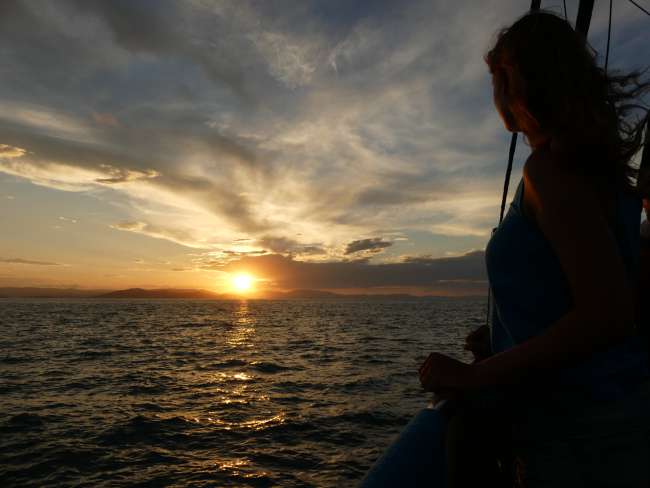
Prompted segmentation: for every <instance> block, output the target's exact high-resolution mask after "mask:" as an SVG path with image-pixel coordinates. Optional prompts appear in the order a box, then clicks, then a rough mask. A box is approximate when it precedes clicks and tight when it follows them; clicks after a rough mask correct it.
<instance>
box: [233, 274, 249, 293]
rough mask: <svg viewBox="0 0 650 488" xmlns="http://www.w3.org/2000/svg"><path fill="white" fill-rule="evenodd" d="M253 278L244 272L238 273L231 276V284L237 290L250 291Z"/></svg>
mask: <svg viewBox="0 0 650 488" xmlns="http://www.w3.org/2000/svg"><path fill="white" fill-rule="evenodd" d="M253 281H254V278H253V277H252V276H251V275H249V274H246V273H240V274H237V275H235V276H233V278H232V284H233V287H234V288H235V290H237V291H239V292H245V291H250V290H251V288H252V287H253Z"/></svg>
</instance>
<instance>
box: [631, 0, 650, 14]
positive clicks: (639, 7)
mask: <svg viewBox="0 0 650 488" xmlns="http://www.w3.org/2000/svg"><path fill="white" fill-rule="evenodd" d="M630 3H631V4H632V5H634V6H635V7H637V8H638V9H639V10H641V11H642V12H644V13H645V14H646V15H650V12H648V11H647V10H646V9H644V8H643V7H642V6H641V5H639V4H638V3H636V2H635V1H634V0H630Z"/></svg>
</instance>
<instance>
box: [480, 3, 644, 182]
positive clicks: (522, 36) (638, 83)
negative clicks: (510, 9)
mask: <svg viewBox="0 0 650 488" xmlns="http://www.w3.org/2000/svg"><path fill="white" fill-rule="evenodd" d="M485 61H486V62H487V64H488V66H489V68H490V72H491V73H492V75H493V81H494V84H495V89H496V90H498V92H499V94H500V97H501V98H502V99H503V100H502V101H503V102H504V103H505V105H506V107H505V108H504V110H503V112H504V118H505V119H508V118H510V123H512V122H514V121H516V123H517V125H518V127H517V129H518V130H521V131H523V132H541V133H544V134H548V135H549V136H550V137H551V141H552V143H551V147H552V149H553V150H554V151H556V152H557V153H559V155H560V156H561V157H562V159H563V160H565V161H566V162H567V164H572V165H575V167H577V168H579V169H581V170H583V171H584V172H585V173H586V174H588V175H590V176H592V177H594V178H596V179H597V180H599V181H600V182H602V183H605V184H607V183H610V182H614V181H616V182H618V183H620V184H622V185H623V186H625V187H628V188H629V187H631V186H632V184H633V183H632V182H631V181H630V178H631V179H632V180H635V179H636V173H637V171H636V170H635V169H634V168H632V167H631V166H630V160H631V159H632V157H633V156H634V155H635V154H636V153H637V151H638V150H639V148H640V147H641V145H642V134H643V127H644V124H645V119H646V118H647V117H648V111H647V109H646V107H645V106H644V105H643V104H642V103H641V101H640V99H641V97H642V96H643V94H644V93H645V92H647V91H650V82H648V81H643V80H642V79H641V77H642V75H643V72H639V71H635V72H632V73H628V74H619V73H613V74H608V73H606V72H605V71H604V70H603V69H602V68H600V67H598V66H597V65H596V55H595V52H594V50H593V49H592V48H591V47H590V46H589V44H588V43H587V41H586V39H585V38H584V36H583V35H582V34H580V33H578V32H576V31H574V30H573V29H572V28H571V25H570V24H569V23H568V22H567V21H565V20H564V19H562V18H560V17H558V16H557V15H555V14H552V13H549V12H544V11H536V12H530V13H528V14H526V15H524V16H523V17H522V18H521V19H519V20H518V21H517V22H515V23H514V24H513V25H512V26H511V27H509V28H507V29H503V30H502V31H501V32H500V33H499V35H498V39H497V42H496V44H495V46H494V47H493V48H492V49H491V50H490V51H489V52H488V53H487V55H486V56H485ZM639 113H641V114H643V116H642V117H639ZM632 115H636V117H632ZM632 119H635V120H632Z"/></svg>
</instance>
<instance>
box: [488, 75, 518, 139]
mask: <svg viewBox="0 0 650 488" xmlns="http://www.w3.org/2000/svg"><path fill="white" fill-rule="evenodd" d="M492 96H493V99H494V106H495V107H496V109H497V112H498V113H499V115H500V116H501V120H503V125H504V126H505V128H506V130H508V131H510V132H517V130H518V129H517V124H516V123H515V118H514V116H513V114H512V112H511V111H510V109H509V108H508V104H507V103H506V100H505V93H504V87H503V86H502V82H500V81H499V78H498V77H496V76H494V74H492Z"/></svg>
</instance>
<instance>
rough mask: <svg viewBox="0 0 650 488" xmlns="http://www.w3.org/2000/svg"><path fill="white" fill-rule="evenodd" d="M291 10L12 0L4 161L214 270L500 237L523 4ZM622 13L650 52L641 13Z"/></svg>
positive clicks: (426, 249) (410, 3)
mask: <svg viewBox="0 0 650 488" xmlns="http://www.w3.org/2000/svg"><path fill="white" fill-rule="evenodd" d="M286 5H287V4H286V3H284V2H276V1H275V0H270V1H265V2H259V1H256V0H238V1H236V2H230V1H221V0H187V1H184V2H177V1H171V0H144V1H138V2H133V1H128V0H115V1H110V2H106V1H100V0H62V1H60V2H56V4H54V3H51V2H44V3H43V4H42V5H41V4H39V6H38V7H36V6H34V5H33V4H30V3H29V2H0V43H1V44H2V45H3V46H6V49H2V50H0V64H1V65H3V66H11V67H12V69H11V70H8V71H6V72H5V73H3V76H2V79H0V93H2V96H1V97H0V134H1V137H2V139H1V140H0V144H1V145H0V172H3V173H5V174H9V175H12V176H15V177H18V178H23V179H25V180H27V181H30V182H32V183H34V184H37V185H41V186H45V187H48V188H54V189H57V190H60V191H66V192H83V193H88V194H91V195H92V196H94V197H95V198H97V199H100V200H102V201H103V202H104V203H106V204H107V206H108V207H111V208H113V209H115V210H114V211H113V213H110V212H109V215H108V216H106V221H105V222H104V223H105V224H106V225H108V224H109V223H111V222H117V223H116V224H113V227H114V228H115V229H118V230H122V231H126V232H131V233H138V234H141V235H145V236H149V237H152V238H157V239H166V240H168V241H170V242H175V243H178V244H181V245H183V246H185V247H187V248H189V249H200V250H206V251H209V252H212V253H215V254H214V255H210V256H209V259H211V260H213V261H215V262H214V263H212V262H207V261H206V262H207V264H206V265H207V266H212V265H215V266H219V265H223V264H224V263H225V262H228V261H233V260H237V259H240V258H243V257H245V256H257V255H259V254H263V256H262V257H265V258H267V259H270V258H268V256H266V255H270V254H274V255H275V254H280V255H283V256H284V257H285V258H287V259H289V258H292V259H296V260H297V259H298V258H299V259H301V260H304V261H299V262H305V263H306V262H307V261H310V262H314V263H317V264H318V263H321V264H325V263H324V261H328V262H343V259H345V258H346V257H347V258H350V257H360V258H362V259H360V260H357V261H356V264H355V266H362V265H364V262H365V263H366V265H370V264H373V263H374V264H378V263H381V262H385V263H387V261H388V260H392V261H394V260H396V259H398V257H399V256H401V255H403V254H406V253H412V252H417V253H420V252H421V253H422V254H426V253H433V254H436V255H444V253H445V252H458V251H459V250H462V249H468V248H474V247H482V246H483V245H484V241H485V240H487V238H488V237H489V233H490V229H491V228H492V226H493V225H494V223H495V220H496V216H497V215H498V208H499V203H500V199H499V197H500V188H501V181H502V172H503V169H504V168H503V160H504V158H505V153H506V149H507V140H508V134H506V133H505V131H504V130H503V127H502V124H501V122H500V120H499V117H498V115H497V114H496V112H495V110H494V108H493V104H492V94H491V87H490V78H489V74H488V72H487V69H486V66H485V64H484V62H483V59H482V57H483V54H484V53H485V51H486V49H487V48H488V46H489V45H490V43H491V42H492V40H493V36H494V33H495V32H496V31H497V30H498V28H499V27H501V26H503V25H505V24H508V23H509V22H511V21H512V20H514V19H516V18H517V17H518V16H519V15H521V14H522V13H523V11H524V9H525V7H524V8H522V5H521V4H520V3H519V2H515V1H514V0H511V1H505V2H504V1H496V0H491V1H487V2H464V3H462V5H461V4H457V3H453V2H452V3H450V2H442V1H439V2H431V1H427V0H407V2H406V3H400V4H399V5H397V4H396V3H395V2H390V1H388V0H382V1H380V0H373V1H367V0H365V1H359V2H350V1H347V0H331V1H328V2H316V1H305V2H294V3H293V4H292V5H291V8H287V7H286ZM621 10H622V9H621ZM616 15H618V13H617V14H616ZM621 15H623V14H621ZM625 15H628V14H625ZM595 20H596V22H595V23H594V29H596V30H595V31H594V32H595V35H596V36H601V37H600V38H599V39H601V38H602V33H603V31H602V28H601V27H602V26H603V25H606V24H602V22H601V21H598V19H595ZM601 20H602V19H601ZM618 20H619V23H618V24H617V25H619V26H620V29H617V30H619V31H620V32H621V33H623V32H626V34H625V35H623V34H620V35H621V36H622V37H624V39H622V40H621V42H622V44H621V46H622V47H624V46H627V45H628V44H629V46H632V47H630V48H629V49H627V47H626V48H625V49H626V51H625V52H626V53H628V54H630V53H631V55H632V54H633V55H634V56H633V57H634V58H635V59H644V56H643V55H644V54H645V53H647V52H648V51H647V49H649V48H648V46H647V45H646V44H647V43H646V44H643V43H642V42H641V40H643V37H642V36H641V35H639V33H640V32H641V31H642V29H641V27H640V26H641V24H639V23H638V22H637V23H634V22H636V21H634V22H633V21H632V20H630V19H628V18H627V17H625V18H620V19H618ZM628 25H631V26H633V27H635V29H633V32H632V31H630V32H629V34H628V33H627V31H626V26H628ZM467 26H472V28H471V29H467ZM599 29H600V30H599ZM601 40H602V39H601ZM621 49H622V48H621ZM644 49H645V50H644ZM623 54H624V53H623V52H621V58H622V57H624V56H623ZM647 57H648V56H645V58H647ZM616 58H617V59H621V58H619V57H618V55H617V56H616ZM524 150H525V148H524ZM522 154H523V152H522ZM521 159H523V158H522V157H519V154H518V157H517V160H518V161H521ZM517 171H519V169H518V167H516V168H515V173H514V175H513V178H516V177H517ZM11 191H12V194H15V192H14V190H13V189H12V190H11ZM61 200H63V199H61ZM67 211H68V210H67V209H63V208H61V209H60V210H58V211H57V213H56V214H55V215H66V213H65V212H67ZM379 230H381V232H379ZM378 235H381V236H384V237H383V240H382V239H380V240H378V241H376V240H373V239H379V238H372V239H370V238H369V239H359V236H378ZM414 235H415V236H418V237H417V238H416V239H413V238H412V236H414ZM393 236H405V237H400V238H399V239H398V238H393ZM400 239H408V240H400ZM389 243H390V244H389ZM389 246H390V247H389ZM381 250H384V251H385V252H379V251H381ZM207 259H208V258H206V260H207ZM364 260H366V261H364ZM296 262H298V261H296ZM349 263H350V262H349V261H348V264H346V266H353V265H352V264H349ZM200 264H201V263H198V264H197V266H198V265H200ZM204 264H205V263H204ZM415 264H416V263H408V262H404V263H402V265H404V266H405V265H409V266H410V265H415ZM418 265H422V263H418ZM318 269H320V268H318ZM346 269H353V268H346ZM361 269H364V270H365V269H366V268H361ZM373 269H374V268H373ZM390 269H396V270H399V269H401V268H399V267H397V268H390ZM355 272H356V271H355ZM364 272H365V271H364ZM374 272H376V270H375V271H374Z"/></svg>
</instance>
